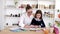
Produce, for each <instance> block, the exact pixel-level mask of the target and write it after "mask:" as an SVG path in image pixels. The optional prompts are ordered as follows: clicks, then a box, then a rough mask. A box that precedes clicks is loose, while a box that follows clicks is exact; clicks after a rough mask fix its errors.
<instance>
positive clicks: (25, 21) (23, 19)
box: [19, 13, 33, 27]
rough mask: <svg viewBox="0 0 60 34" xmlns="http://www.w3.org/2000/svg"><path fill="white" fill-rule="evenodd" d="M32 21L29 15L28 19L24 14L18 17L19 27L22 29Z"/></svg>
mask: <svg viewBox="0 0 60 34" xmlns="http://www.w3.org/2000/svg"><path fill="white" fill-rule="evenodd" d="M32 19H33V15H31V16H30V17H28V15H27V13H24V14H23V15H22V16H21V17H20V23H19V26H21V27H24V26H25V25H30V24H31V21H32Z"/></svg>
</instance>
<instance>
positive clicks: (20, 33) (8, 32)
mask: <svg viewBox="0 0 60 34" xmlns="http://www.w3.org/2000/svg"><path fill="white" fill-rule="evenodd" d="M0 34H44V32H43V31H41V32H34V31H26V32H11V31H9V29H8V28H6V29H4V30H2V31H1V32H0ZM49 34H53V33H49Z"/></svg>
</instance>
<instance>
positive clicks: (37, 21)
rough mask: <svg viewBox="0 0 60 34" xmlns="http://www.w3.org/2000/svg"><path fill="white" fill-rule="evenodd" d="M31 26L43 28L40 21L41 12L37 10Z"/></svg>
mask: <svg viewBox="0 0 60 34" xmlns="http://www.w3.org/2000/svg"><path fill="white" fill-rule="evenodd" d="M31 26H33V27H45V24H44V21H43V19H42V11H41V10H37V11H36V14H35V17H34V18H33V19H32V22H31Z"/></svg>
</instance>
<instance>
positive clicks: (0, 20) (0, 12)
mask: <svg viewBox="0 0 60 34" xmlns="http://www.w3.org/2000/svg"><path fill="white" fill-rule="evenodd" d="M4 12H5V11H4V0H0V29H1V28H2V29H3V27H4V25H5V23H4V20H5V19H4Z"/></svg>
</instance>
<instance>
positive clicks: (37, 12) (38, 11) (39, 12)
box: [35, 10, 42, 19]
mask: <svg viewBox="0 0 60 34" xmlns="http://www.w3.org/2000/svg"><path fill="white" fill-rule="evenodd" d="M37 14H41V17H40V19H42V11H41V10H37V11H36V13H35V18H36V15H37Z"/></svg>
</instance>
